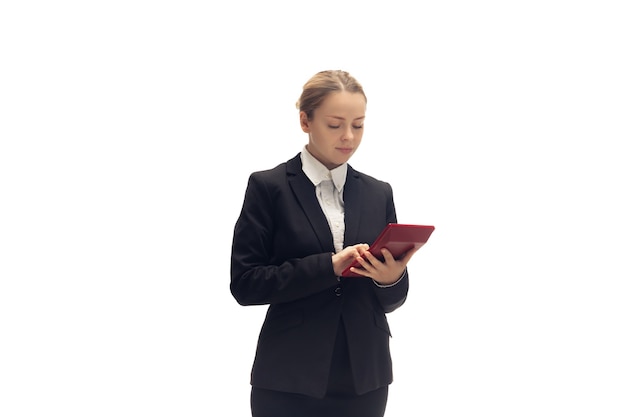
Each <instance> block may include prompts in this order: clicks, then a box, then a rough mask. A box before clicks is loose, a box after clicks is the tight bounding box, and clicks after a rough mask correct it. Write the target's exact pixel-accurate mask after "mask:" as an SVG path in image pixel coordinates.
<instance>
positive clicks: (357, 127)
mask: <svg viewBox="0 0 626 417" xmlns="http://www.w3.org/2000/svg"><path fill="white" fill-rule="evenodd" d="M352 127H353V128H355V129H363V125H359V126H352Z"/></svg>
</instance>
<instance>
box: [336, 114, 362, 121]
mask: <svg viewBox="0 0 626 417" xmlns="http://www.w3.org/2000/svg"><path fill="white" fill-rule="evenodd" d="M326 117H331V118H333V119H339V120H346V119H345V118H343V117H339V116H332V115H330V114H327V115H326ZM361 119H365V116H361V117H357V118H356V119H354V120H361Z"/></svg>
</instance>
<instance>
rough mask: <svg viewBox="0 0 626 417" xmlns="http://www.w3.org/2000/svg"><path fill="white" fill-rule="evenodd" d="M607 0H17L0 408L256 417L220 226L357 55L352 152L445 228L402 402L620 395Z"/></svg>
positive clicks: (615, 83) (616, 187)
mask: <svg viewBox="0 0 626 417" xmlns="http://www.w3.org/2000/svg"><path fill="white" fill-rule="evenodd" d="M620 3H621V2H619V1H603V0H595V1H555V0H543V1H523V2H522V1H517V2H514V1H508V2H502V1H500V2H497V1H476V2H464V1H431V2H405V3H403V2H399V1H387V2H373V1H358V2H357V1H351V2H345V1H317V2H295V1H292V2H287V1H284V2H280V1H265V2H254V1H243V2H241V1H240V2H226V1H222V2H204V1H176V2H174V1H157V2H148V1H138V0H125V1H108V2H79V1H57V2H43V1H6V2H3V3H2V5H1V6H0V48H1V49H0V60H1V65H0V72H1V77H0V140H1V145H0V199H1V204H0V274H1V281H0V338H1V343H0V350H1V352H0V415H2V416H6V417H14V416H49V415H63V416H81V417H82V416H133V417H134V416H185V417H192V416H216V415H219V416H236V417H239V416H246V415H249V405H248V398H249V385H248V380H249V372H250V366H251V364H252V359H253V354H254V348H255V344H256V338H257V335H258V330H259V327H260V325H261V322H262V319H263V315H264V312H265V307H241V306H239V305H238V304H237V303H236V302H235V300H234V299H233V298H232V296H231V295H230V292H229V288H228V285H229V279H230V277H229V256H230V240H231V235H232V228H233V225H234V222H235V220H236V218H237V215H238V213H239V210H240V207H241V202H242V199H243V193H244V190H245V185H246V181H247V177H248V175H249V174H250V172H252V171H254V170H257V169H265V168H270V167H273V166H275V165H276V164H278V163H280V162H283V161H284V160H286V159H288V158H290V157H292V156H294V155H295V154H296V153H297V152H298V151H299V150H300V149H301V147H302V146H303V144H304V143H305V142H306V136H305V134H303V133H302V132H301V131H300V130H299V127H298V119H297V111H296V109H295V106H294V104H295V101H296V99H297V97H298V96H299V94H300V91H301V87H302V85H303V84H304V82H305V81H306V80H307V79H308V78H309V77H310V76H312V75H313V74H314V73H315V72H317V71H320V70H323V69H344V70H348V71H349V72H351V73H352V74H353V75H354V76H355V77H356V78H357V79H359V81H361V82H362V84H363V85H364V87H365V90H366V93H367V95H368V99H369V105H368V113H367V114H368V119H367V125H366V126H367V127H366V131H365V137H364V140H363V143H362V145H361V148H360V149H359V151H358V153H357V154H356V155H355V157H354V158H353V159H352V160H351V164H352V165H353V166H354V167H355V168H356V169H359V170H362V171H364V172H366V173H369V174H371V175H374V176H376V177H378V178H379V179H382V180H385V181H388V182H390V183H391V184H392V186H393V187H394V193H395V199H396V206H397V211H398V217H399V221H401V222H404V223H423V224H433V225H435V226H436V230H435V233H434V234H433V236H432V238H431V240H430V241H429V243H428V244H427V245H426V246H424V247H423V248H422V249H421V250H420V252H418V254H417V255H416V256H415V257H414V258H413V260H412V261H411V264H410V270H411V290H410V294H409V298H408V300H407V302H406V304H405V305H404V306H403V307H402V308H401V309H399V310H397V311H396V312H394V313H392V314H390V315H389V321H390V324H391V328H392V333H393V338H392V341H391V343H392V354H393V358H394V366H395V382H394V384H393V385H392V386H391V391H390V397H389V404H388V412H387V416H388V417H406V416H427V417H435V416H474V415H476V416H478V415H480V416H498V417H500V416H507V417H509V416H550V417H552V416H603V417H610V416H622V417H623V416H624V415H626V396H625V395H624V394H625V393H626V355H624V352H626V335H625V329H626V303H625V302H624V299H625V297H626V284H625V279H626V267H625V266H624V264H625V256H624V252H625V249H626V245H625V243H624V234H625V233H626V222H625V220H624V213H625V212H626V204H625V203H624V197H625V195H624V194H625V193H624V190H625V184H624V182H625V179H626V169H625V165H626V164H625V163H624V159H625V157H626V153H625V151H624V139H626V128H625V115H626V101H625V97H626V82H625V80H626V77H625V76H624V74H626V58H625V51H626V42H625V40H626V29H625V28H626V26H625V25H624V21H625V19H626V14H625V13H624V12H623V11H622V10H621V9H620V8H619V5H620ZM409 4H410V5H411V6H410V7H409ZM218 410H219V411H218Z"/></svg>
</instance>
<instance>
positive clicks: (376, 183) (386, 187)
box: [348, 165, 391, 192]
mask: <svg viewBox="0 0 626 417" xmlns="http://www.w3.org/2000/svg"><path fill="white" fill-rule="evenodd" d="M348 177H349V178H352V179H355V180H357V181H359V182H360V183H361V184H363V185H364V186H366V187H369V188H373V189H378V190H381V191H385V192H391V184H389V183H388V182H386V181H383V180H380V179H378V178H375V177H373V176H371V175H367V174H365V173H363V172H361V171H357V170H356V169H354V168H353V167H352V166H350V165H348Z"/></svg>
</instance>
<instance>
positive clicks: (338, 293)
mask: <svg viewBox="0 0 626 417" xmlns="http://www.w3.org/2000/svg"><path fill="white" fill-rule="evenodd" d="M335 295H336V296H337V297H341V287H337V288H335Z"/></svg>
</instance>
